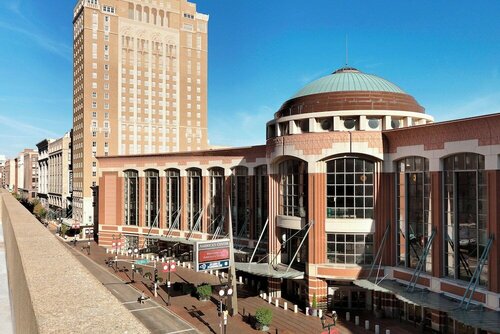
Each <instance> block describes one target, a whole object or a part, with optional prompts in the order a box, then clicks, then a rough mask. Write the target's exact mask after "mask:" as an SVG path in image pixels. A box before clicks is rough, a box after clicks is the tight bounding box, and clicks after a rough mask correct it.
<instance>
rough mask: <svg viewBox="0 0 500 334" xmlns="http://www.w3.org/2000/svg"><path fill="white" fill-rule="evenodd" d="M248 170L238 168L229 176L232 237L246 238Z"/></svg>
mask: <svg viewBox="0 0 500 334" xmlns="http://www.w3.org/2000/svg"><path fill="white" fill-rule="evenodd" d="M248 188H249V187H248V168H247V167H243V166H238V167H235V168H233V169H232V174H231V220H232V223H233V235H235V236H238V237H243V238H248V237H249V235H248V231H249V229H248V220H249V216H250V213H249V209H248V207H249V203H248V201H249V196H248V190H249V189H248Z"/></svg>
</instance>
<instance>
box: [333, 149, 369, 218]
mask: <svg viewBox="0 0 500 334" xmlns="http://www.w3.org/2000/svg"><path fill="white" fill-rule="evenodd" d="M374 168H375V165H374V163H373V162H371V161H367V160H363V159H360V158H342V159H335V160H331V161H328V162H327V177H326V187H327V191H326V195H327V198H326V202H327V203H326V205H327V217H328V218H373V182H374V181H373V179H374Z"/></svg>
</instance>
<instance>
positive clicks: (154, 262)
mask: <svg viewBox="0 0 500 334" xmlns="http://www.w3.org/2000/svg"><path fill="white" fill-rule="evenodd" d="M153 268H154V270H153V276H154V277H153V279H154V281H155V297H158V292H157V291H156V287H157V285H158V283H157V279H156V278H157V274H156V260H153Z"/></svg>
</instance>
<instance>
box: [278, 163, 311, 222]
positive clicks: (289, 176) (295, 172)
mask: <svg viewBox="0 0 500 334" xmlns="http://www.w3.org/2000/svg"><path fill="white" fill-rule="evenodd" d="M279 177H280V214H281V215H285V216H295V217H306V210H307V163H306V162H305V161H301V160H296V159H289V160H285V161H283V162H281V163H280V164H279Z"/></svg>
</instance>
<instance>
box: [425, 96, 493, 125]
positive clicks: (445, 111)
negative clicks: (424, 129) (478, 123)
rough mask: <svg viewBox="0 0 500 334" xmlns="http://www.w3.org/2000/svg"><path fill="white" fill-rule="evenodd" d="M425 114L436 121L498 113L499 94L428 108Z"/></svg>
mask: <svg viewBox="0 0 500 334" xmlns="http://www.w3.org/2000/svg"><path fill="white" fill-rule="evenodd" d="M427 112H428V113H429V114H431V115H434V116H435V118H436V121H445V120H450V119H457V118H466V117H472V116H479V115H486V114H495V113H500V93H493V94H487V95H483V96H478V97H475V98H473V99H472V100H466V101H460V103H458V104H457V103H455V105H447V106H446V107H444V106H436V107H430V108H428V110H427Z"/></svg>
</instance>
